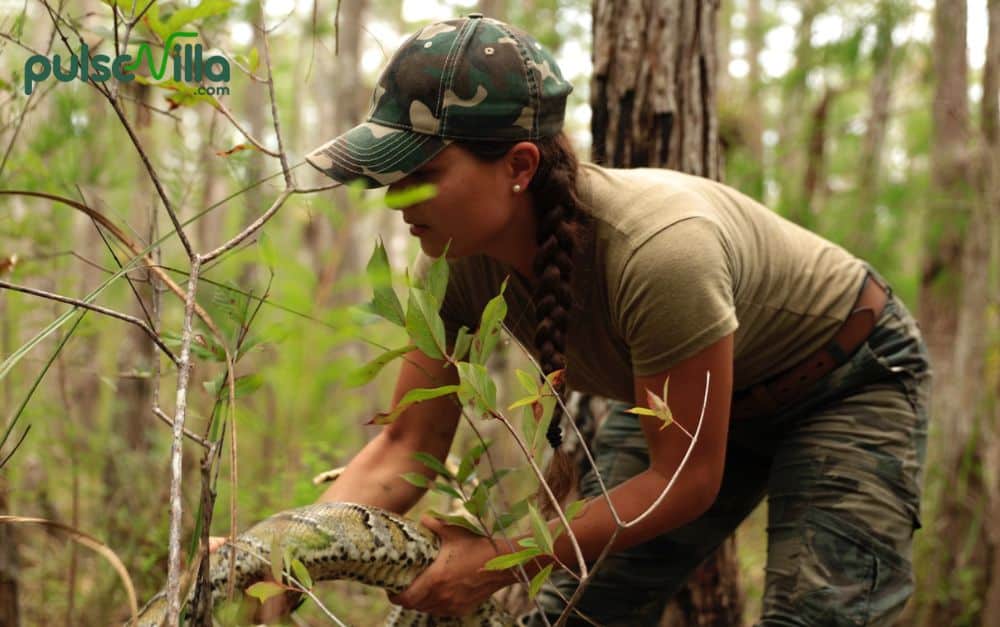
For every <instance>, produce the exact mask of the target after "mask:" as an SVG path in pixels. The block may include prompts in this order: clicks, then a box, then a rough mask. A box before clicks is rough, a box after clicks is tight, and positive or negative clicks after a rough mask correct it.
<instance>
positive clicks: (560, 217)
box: [459, 133, 590, 510]
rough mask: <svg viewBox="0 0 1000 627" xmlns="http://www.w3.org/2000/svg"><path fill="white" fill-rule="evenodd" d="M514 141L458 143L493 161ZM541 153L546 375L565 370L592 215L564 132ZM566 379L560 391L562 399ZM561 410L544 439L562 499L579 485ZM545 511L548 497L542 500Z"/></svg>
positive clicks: (539, 282)
mask: <svg viewBox="0 0 1000 627" xmlns="http://www.w3.org/2000/svg"><path fill="white" fill-rule="evenodd" d="M515 143H516V142H502V143H493V142H459V146H460V147H461V148H463V149H465V150H467V151H468V152H470V153H472V155H474V156H475V157H476V158H478V159H480V160H483V161H487V162H493V161H496V160H498V159H500V158H502V157H503V156H504V155H506V154H507V152H508V151H509V150H510V149H511V148H512V147H513V146H514V145H515ZM534 144H535V145H536V146H537V147H538V151H539V153H540V158H539V164H538V169H537V170H536V171H535V175H534V176H533V177H532V179H531V183H529V185H528V192H529V193H531V194H532V199H533V200H534V208H535V218H536V221H537V224H538V228H537V231H536V233H535V237H536V242H537V244H538V252H537V254H536V256H535V260H534V268H533V269H534V273H535V279H536V283H535V290H534V293H533V294H532V300H533V301H534V304H535V314H536V316H537V326H536V327H535V338H534V345H535V349H536V350H537V353H538V360H539V364H540V365H541V367H542V372H543V373H545V374H546V375H548V374H550V373H552V372H555V371H557V370H561V369H563V368H565V367H566V340H567V338H568V337H569V323H570V313H571V311H572V308H573V292H572V289H571V285H572V284H571V280H572V275H573V266H574V262H575V260H576V258H577V255H578V254H579V253H580V251H581V249H582V247H583V242H584V239H585V236H586V232H587V229H588V228H589V224H590V221H589V219H588V218H589V216H588V214H587V213H586V212H584V211H583V210H582V209H581V208H580V202H579V199H578V198H577V195H576V176H577V168H578V165H579V164H578V162H577V159H576V155H575V154H574V152H573V148H572V146H571V145H570V143H569V139H568V138H567V137H566V135H565V134H564V133H560V134H558V135H556V136H554V137H550V138H546V139H541V140H538V141H535V142H534ZM562 379H563V378H562V377H559V378H558V380H557V385H556V392H557V393H558V394H559V395H560V397H562V395H563V384H562ZM562 414H563V412H562V408H561V407H560V406H559V405H558V404H557V405H556V409H555V413H554V414H553V415H552V422H550V423H549V428H548V431H547V432H546V434H545V435H546V437H547V439H548V441H549V444H551V445H552V448H553V458H552V462H551V463H550V464H549V468H548V471H547V473H546V482H547V483H548V484H549V486H550V487H551V488H552V491H553V492H554V493H555V495H556V497H557V498H559V499H562V498H564V497H565V496H566V494H567V493H568V492H569V490H570V489H571V488H572V486H573V485H574V484H575V482H576V468H575V464H573V463H572V462H571V460H570V457H569V455H568V454H567V452H566V451H565V450H564V449H563V447H561V446H560V445H561V444H562V426H561V422H562ZM541 502H542V505H543V506H544V508H545V509H546V510H548V509H549V505H550V504H549V503H548V501H547V499H542V500H541Z"/></svg>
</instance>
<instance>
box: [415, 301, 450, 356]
mask: <svg viewBox="0 0 1000 627" xmlns="http://www.w3.org/2000/svg"><path fill="white" fill-rule="evenodd" d="M406 331H407V333H409V334H410V338H411V339H412V340H413V343H414V344H416V345H417V348H419V349H420V350H422V351H423V352H424V354H426V355H427V356H428V357H432V358H434V359H441V358H442V357H443V355H442V352H441V348H442V347H443V346H444V322H443V321H442V320H441V316H439V315H438V307H437V306H436V305H435V303H434V302H433V298H432V297H431V296H430V294H429V293H428V292H426V291H424V290H422V289H420V288H417V287H411V288H410V299H409V301H408V302H407V304H406Z"/></svg>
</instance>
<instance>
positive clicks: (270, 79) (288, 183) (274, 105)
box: [259, 3, 295, 190]
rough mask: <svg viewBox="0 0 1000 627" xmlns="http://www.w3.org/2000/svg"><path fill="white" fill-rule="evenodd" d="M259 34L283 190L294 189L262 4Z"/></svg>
mask: <svg viewBox="0 0 1000 627" xmlns="http://www.w3.org/2000/svg"><path fill="white" fill-rule="evenodd" d="M259 6H260V32H261V38H262V39H263V40H264V64H265V65H266V66H267V91H268V93H269V94H270V95H271V118H272V120H273V121H274V136H275V137H276V138H277V140H278V154H279V155H280V160H281V172H282V173H283V174H284V175H285V189H288V190H290V189H295V180H294V179H293V178H292V172H291V170H290V169H289V167H288V157H287V156H286V155H285V148H284V144H283V143H282V140H281V123H280V122H279V121H278V97H277V96H275V94H274V71H273V70H272V68H271V45H270V44H269V43H268V37H267V31H266V30H264V3H260V5H259Z"/></svg>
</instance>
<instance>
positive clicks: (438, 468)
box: [413, 451, 455, 479]
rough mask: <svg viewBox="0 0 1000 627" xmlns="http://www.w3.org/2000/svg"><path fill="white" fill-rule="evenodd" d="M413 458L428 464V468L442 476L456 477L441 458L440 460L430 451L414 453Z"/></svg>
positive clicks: (425, 464)
mask: <svg viewBox="0 0 1000 627" xmlns="http://www.w3.org/2000/svg"><path fill="white" fill-rule="evenodd" d="M413 459H415V460H417V461H418V462H420V463H421V464H423V465H424V466H427V467H428V468H430V469H431V470H433V471H434V472H436V473H437V474H439V475H441V476H442V477H447V478H449V479H454V478H455V477H454V476H453V475H452V474H451V471H449V470H448V469H447V468H445V467H444V464H442V463H441V460H439V459H438V458H437V457H434V456H433V455H431V454H430V453H425V452H423V451H418V452H416V453H414V454H413Z"/></svg>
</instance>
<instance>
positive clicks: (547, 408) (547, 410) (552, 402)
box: [531, 396, 556, 461]
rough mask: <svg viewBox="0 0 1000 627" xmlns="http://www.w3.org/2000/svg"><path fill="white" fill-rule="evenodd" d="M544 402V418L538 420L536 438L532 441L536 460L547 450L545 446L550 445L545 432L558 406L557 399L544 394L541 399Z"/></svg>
mask: <svg viewBox="0 0 1000 627" xmlns="http://www.w3.org/2000/svg"><path fill="white" fill-rule="evenodd" d="M540 402H541V404H542V419H541V420H539V421H538V424H537V426H536V428H535V432H534V434H533V435H534V438H533V439H532V442H531V450H532V451H533V454H534V456H535V460H536V461H537V460H538V459H540V458H541V456H542V454H543V453H544V451H545V447H546V446H548V440H546V439H545V434H546V432H547V431H548V429H549V423H551V422H552V414H553V412H554V411H555V408H556V399H555V398H553V397H552V396H543V397H542V400H541V401H540Z"/></svg>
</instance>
